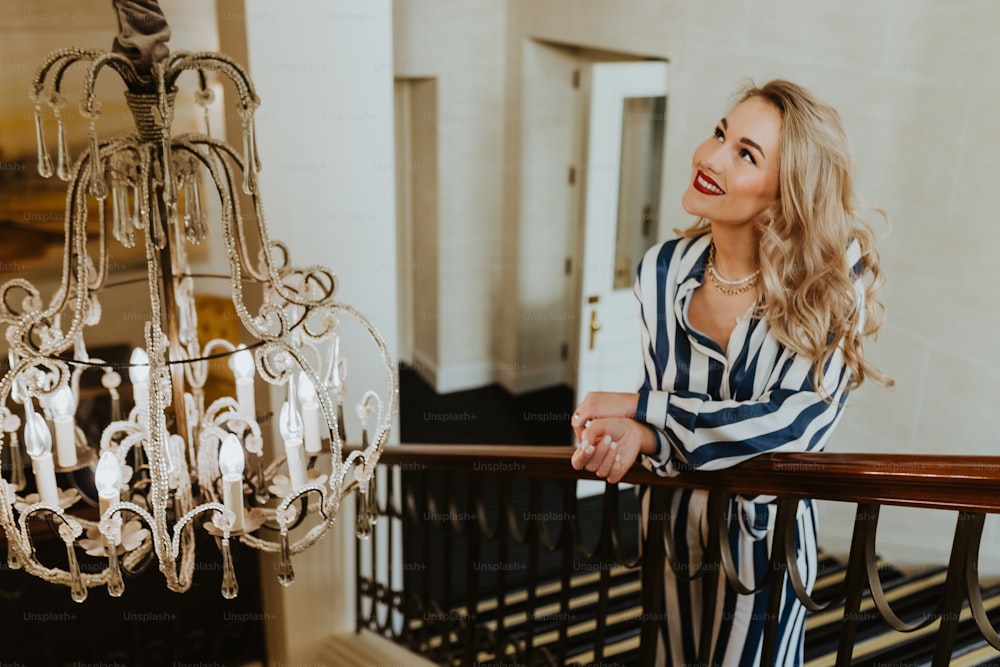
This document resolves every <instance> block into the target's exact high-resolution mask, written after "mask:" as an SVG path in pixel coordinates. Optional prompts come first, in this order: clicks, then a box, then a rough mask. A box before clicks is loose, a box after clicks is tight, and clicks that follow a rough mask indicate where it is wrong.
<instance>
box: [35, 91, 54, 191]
mask: <svg viewBox="0 0 1000 667" xmlns="http://www.w3.org/2000/svg"><path fill="white" fill-rule="evenodd" d="M35 143H36V144H38V175H39V176H41V177H42V178H49V177H50V176H52V158H51V157H49V149H48V147H47V146H46V145H45V131H44V129H43V128H42V105H41V104H35Z"/></svg>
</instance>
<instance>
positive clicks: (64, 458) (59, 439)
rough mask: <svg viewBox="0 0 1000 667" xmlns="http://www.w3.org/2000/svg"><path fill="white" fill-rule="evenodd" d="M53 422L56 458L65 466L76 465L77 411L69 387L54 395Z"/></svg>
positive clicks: (57, 391) (60, 389)
mask: <svg viewBox="0 0 1000 667" xmlns="http://www.w3.org/2000/svg"><path fill="white" fill-rule="evenodd" d="M51 408H52V424H53V426H55V430H56V459H57V460H58V461H59V465H60V466H61V467H63V468H71V467H73V466H75V465H76V424H75V423H74V421H73V413H74V412H75V411H76V406H75V401H74V400H73V392H72V390H70V388H69V387H66V386H64V387H61V388H59V389H58V390H56V392H55V393H54V394H53V395H52V403H51Z"/></svg>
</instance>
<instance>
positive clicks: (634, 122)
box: [576, 61, 667, 401]
mask: <svg viewBox="0 0 1000 667" xmlns="http://www.w3.org/2000/svg"><path fill="white" fill-rule="evenodd" d="M666 95H667V64H666V63H665V62H659V61H645V62H625V63H621V62H619V63H594V64H593V65H592V66H591V68H590V104H589V118H588V128H587V146H586V151H587V159H586V167H585V170H584V188H585V190H584V192H585V194H584V230H583V256H582V262H581V266H580V284H581V291H580V296H581V303H580V309H579V313H580V318H579V320H578V321H579V324H580V327H579V341H578V346H577V350H578V358H577V369H578V370H577V376H576V395H577V400H578V401H579V400H582V399H583V397H584V396H586V394H587V392H589V391H636V390H637V389H638V387H639V384H640V380H641V371H642V356H641V350H640V333H639V326H640V324H639V318H638V306H637V304H636V301H635V296H634V295H633V292H632V285H633V282H634V280H635V273H636V268H637V265H638V262H639V260H640V259H642V255H643V253H644V252H645V251H646V250H647V249H648V248H649V247H650V246H652V245H653V244H654V243H656V242H657V240H658V230H657V228H658V219H659V212H660V189H661V180H662V173H663V171H662V165H663V157H664V156H663V145H664V136H665V130H666V99H667V97H666Z"/></svg>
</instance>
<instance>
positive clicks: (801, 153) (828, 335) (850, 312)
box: [680, 79, 893, 392]
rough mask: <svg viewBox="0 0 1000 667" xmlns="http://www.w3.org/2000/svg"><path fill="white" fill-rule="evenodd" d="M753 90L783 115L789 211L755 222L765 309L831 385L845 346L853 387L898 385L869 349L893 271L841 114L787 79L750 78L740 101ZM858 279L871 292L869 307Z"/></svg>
mask: <svg viewBox="0 0 1000 667" xmlns="http://www.w3.org/2000/svg"><path fill="white" fill-rule="evenodd" d="M751 97H760V98H762V99H764V100H766V101H767V102H769V103H771V104H772V105H774V107H775V108H776V109H777V110H778V111H779V112H780V114H781V118H782V123H781V132H780V136H779V143H780V149H779V154H780V158H779V174H778V184H779V185H778V188H779V190H778V192H779V195H778V196H779V211H778V213H777V214H776V215H775V216H774V218H773V219H767V220H756V221H755V222H754V224H755V225H756V228H757V231H758V234H759V240H760V243H759V251H758V252H759V255H758V261H759V263H760V272H761V299H760V301H759V302H758V303H759V306H758V312H757V316H758V317H761V318H764V317H766V318H767V321H768V326H769V327H770V330H771V332H772V333H773V334H774V337H775V338H776V339H777V340H778V342H779V343H781V344H782V345H784V346H785V347H787V348H789V349H791V350H792V351H794V352H796V353H797V354H800V355H804V356H805V357H806V358H808V359H812V361H813V384H814V385H815V386H816V388H817V390H819V391H821V392H822V391H823V383H822V378H823V367H824V365H825V363H826V361H827V360H828V359H829V358H830V356H831V355H832V354H833V353H834V352H835V351H836V350H837V348H838V347H839V348H841V349H842V351H843V355H844V360H845V363H846V365H847V368H848V370H849V371H850V372H851V375H852V377H851V380H850V384H849V388H851V389H853V388H855V387H857V386H858V385H860V384H861V383H862V382H864V380H865V379H866V378H872V379H873V380H875V381H877V382H879V383H881V384H884V385H886V386H891V385H892V384H893V381H892V379H891V378H889V377H887V376H885V375H883V374H882V373H880V372H879V371H878V370H877V369H876V368H874V367H873V366H872V365H871V364H869V363H868V361H867V360H866V359H865V356H864V347H863V341H864V339H865V338H867V337H869V336H875V334H877V332H878V330H879V329H880V328H881V326H882V323H883V321H884V319H885V307H884V305H883V304H882V301H881V299H880V298H879V289H880V288H881V285H882V281H883V275H882V270H881V268H880V266H879V255H878V250H877V249H876V247H875V233H874V231H873V229H872V227H871V225H870V224H869V223H868V222H866V221H865V220H864V219H863V218H861V217H860V216H859V215H858V214H857V212H856V207H857V202H856V196H855V193H854V180H853V158H852V155H851V150H850V147H849V145H848V142H847V135H846V134H845V132H844V128H843V125H842V124H841V122H840V115H839V114H838V113H837V111H836V109H834V108H833V107H831V106H830V105H828V104H826V103H824V102H821V101H820V100H818V99H816V98H815V97H814V96H813V95H812V94H811V93H810V92H809V91H807V90H805V89H804V88H802V87H801V86H798V85H796V84H794V83H791V82H789V81H785V80H782V79H776V80H773V81H769V82H767V83H765V84H763V85H761V86H757V85H754V84H753V83H750V84H748V85H747V86H746V87H745V88H744V89H743V91H742V92H741V93H740V94H739V95H738V99H737V104H739V103H740V102H743V101H745V100H747V99H749V98H751ZM734 106H735V105H734ZM875 210H877V211H878V213H879V214H881V215H882V216H883V217H886V216H885V213H884V211H881V210H879V209H875ZM886 219H887V218H886ZM708 224H709V223H708V221H707V220H705V219H699V220H698V221H697V222H696V223H695V224H694V225H692V226H691V227H689V228H687V229H685V230H683V231H681V232H680V233H681V235H682V236H685V237H693V236H699V235H701V234H704V233H705V232H706V231H707V229H708ZM851 241H854V242H856V243H857V244H858V245H859V246H860V248H861V259H860V266H859V269H860V270H859V271H858V272H854V271H853V269H854V267H851V266H847V257H846V255H845V250H846V249H847V247H848V246H849V245H850V243H851ZM856 283H859V284H860V285H861V287H860V288H859V289H863V290H864V307H863V308H859V299H858V293H857V291H856V288H855V285H856Z"/></svg>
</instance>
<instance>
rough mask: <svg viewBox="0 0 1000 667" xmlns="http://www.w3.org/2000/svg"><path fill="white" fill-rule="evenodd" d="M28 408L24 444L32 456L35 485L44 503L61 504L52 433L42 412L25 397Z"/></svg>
mask: <svg viewBox="0 0 1000 667" xmlns="http://www.w3.org/2000/svg"><path fill="white" fill-rule="evenodd" d="M24 405H25V407H26V408H27V410H26V414H25V423H24V445H25V449H26V450H27V451H28V455H29V456H30V457H31V470H32V471H33V472H34V473H35V486H36V487H37V489H38V496H39V498H40V499H41V501H42V502H43V503H46V504H48V505H54V506H56V507H58V506H59V487H58V486H56V468H55V463H54V462H53V461H52V433H50V432H49V427H48V425H47V424H46V423H45V420H44V419H43V418H42V416H41V415H40V414H38V413H37V412H35V411H34V410H33V409H32V408H31V407H30V405H31V399H30V398H28V399H25V404H24Z"/></svg>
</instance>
